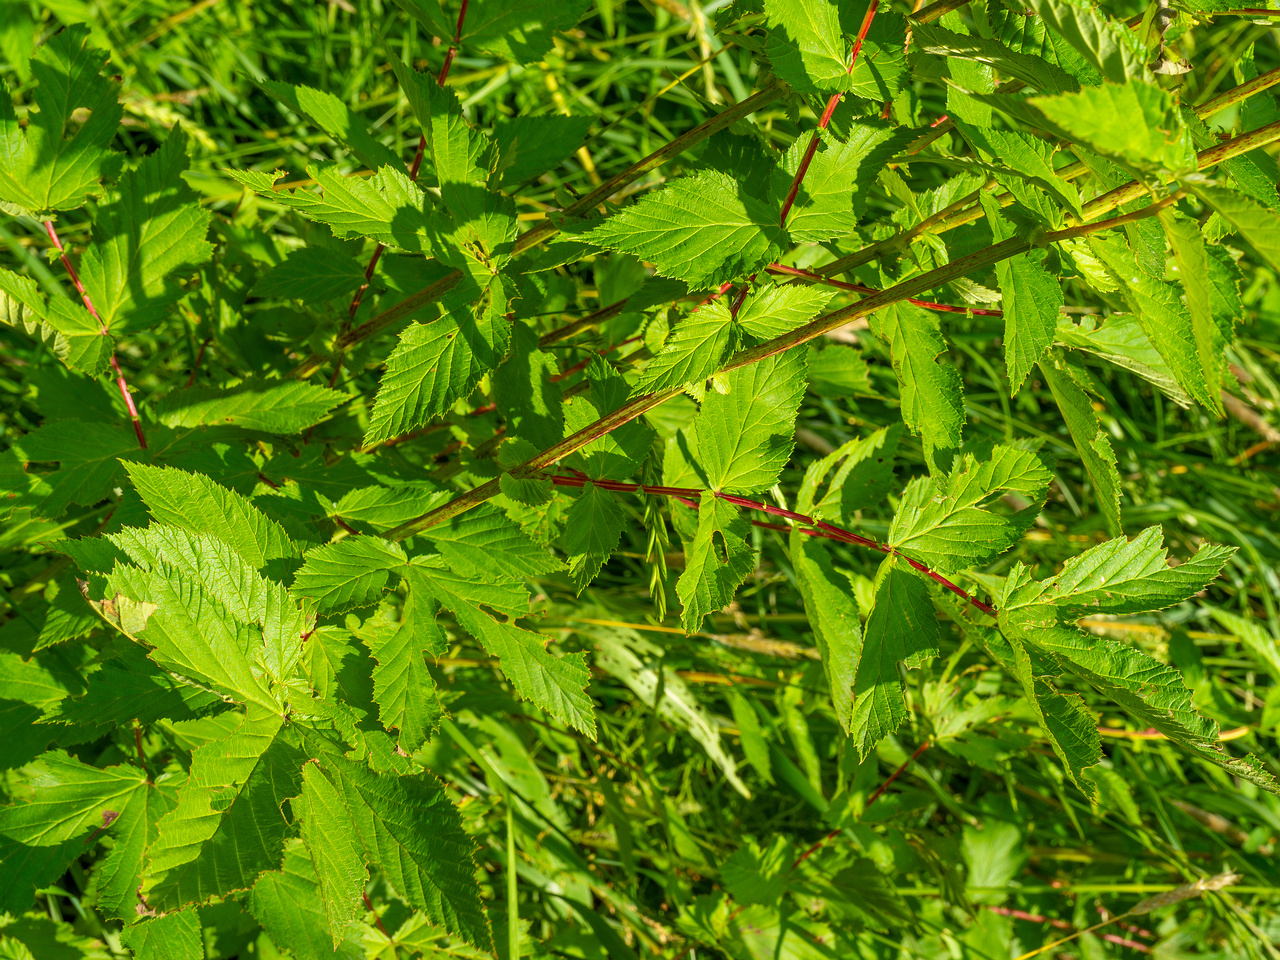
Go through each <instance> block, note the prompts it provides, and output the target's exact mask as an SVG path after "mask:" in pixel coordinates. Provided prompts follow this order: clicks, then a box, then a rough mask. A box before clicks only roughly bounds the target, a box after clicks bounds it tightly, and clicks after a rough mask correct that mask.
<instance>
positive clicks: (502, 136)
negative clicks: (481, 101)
mask: <svg viewBox="0 0 1280 960" xmlns="http://www.w3.org/2000/svg"><path fill="white" fill-rule="evenodd" d="M592 123H594V119H593V118H592V117H579V116H573V117H564V116H555V115H552V116H548V115H544V116H540V117H531V116H517V117H511V118H509V119H506V120H500V121H499V122H498V123H497V125H496V127H495V129H494V135H493V136H494V142H495V143H496V144H497V146H498V150H499V153H500V155H501V157H502V161H501V163H500V164H499V169H500V172H501V175H502V185H503V186H504V187H513V186H515V185H517V184H520V183H524V182H525V181H527V180H531V179H532V178H534V177H536V176H538V175H539V174H542V173H545V172H547V171H548V170H554V169H555V168H557V167H559V166H560V164H561V163H563V162H564V161H565V159H567V158H568V157H569V156H570V155H571V154H572V153H573V152H574V151H575V150H577V149H578V147H579V146H580V145H581V144H582V140H583V138H584V137H585V136H586V135H587V131H588V130H589V129H590V128H591V125H592Z"/></svg>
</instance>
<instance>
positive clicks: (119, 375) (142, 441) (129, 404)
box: [44, 220, 147, 450]
mask: <svg viewBox="0 0 1280 960" xmlns="http://www.w3.org/2000/svg"><path fill="white" fill-rule="evenodd" d="M44 229H45V233H47V234H49V239H50V240H51V241H52V242H53V245H54V247H55V248H56V249H57V251H58V256H59V257H60V258H61V259H62V265H63V267H65V268H66V271H67V274H68V275H69V276H70V277H71V282H72V283H73V284H75V287H76V290H77V291H78V292H79V294H80V299H81V300H83V301H84V306H85V309H86V310H88V311H89V315H90V316H91V317H93V319H95V320H97V321H98V332H99V333H101V334H102V335H103V336H104V337H106V336H109V335H110V334H109V331H108V330H107V325H106V324H105V323H104V322H103V320H102V317H100V316H99V315H98V311H97V310H96V309H95V308H94V306H93V301H92V300H90V299H89V294H88V293H87V292H86V291H85V289H84V284H83V283H81V282H80V275H79V274H78V273H76V268H75V267H74V266H73V265H72V263H71V258H70V257H68V256H67V250H66V248H65V247H64V246H63V245H62V239H61V238H60V237H59V236H58V231H57V230H55V229H54V226H53V221H52V220H46V221H45V222H44ZM111 369H112V370H114V371H115V372H116V386H117V387H118V388H119V389H120V396H122V397H124V405H125V408H126V409H127V410H128V411H129V419H130V420H131V421H133V432H134V433H135V434H136V435H137V437H138V446H139V447H141V448H142V449H143V450H145V449H147V438H146V435H145V434H143V432H142V420H141V418H140V417H139V416H138V408H137V406H135V405H134V402H133V394H132V393H130V392H129V384H128V383H127V382H126V381H125V379H124V371H123V370H121V369H120V361H119V360H117V359H116V352H115V351H114V350H112V351H111Z"/></svg>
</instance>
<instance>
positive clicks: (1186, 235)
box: [1160, 207, 1280, 396]
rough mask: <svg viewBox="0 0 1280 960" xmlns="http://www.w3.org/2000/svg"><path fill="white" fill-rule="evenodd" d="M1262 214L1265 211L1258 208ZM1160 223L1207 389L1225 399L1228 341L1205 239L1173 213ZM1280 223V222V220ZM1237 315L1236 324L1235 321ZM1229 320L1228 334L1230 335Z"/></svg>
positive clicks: (1164, 212)
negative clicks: (1217, 306)
mask: <svg viewBox="0 0 1280 960" xmlns="http://www.w3.org/2000/svg"><path fill="white" fill-rule="evenodd" d="M1257 210H1258V211H1259V212H1261V211H1262V208H1261V207H1259V208H1257ZM1160 223H1161V224H1162V225H1163V226H1164V232H1165V236H1167V237H1168V238H1169V246H1170V247H1171V248H1172V250H1173V258H1174V262H1175V263H1177V265H1178V278H1179V279H1180V280H1181V281H1182V289H1183V291H1184V293H1185V297H1184V302H1185V303H1186V307H1187V313H1188V314H1190V316H1191V333H1192V337H1193V338H1194V339H1195V349H1196V356H1197V357H1198V359H1199V361H1200V368H1201V370H1203V371H1204V379H1205V389H1206V390H1207V391H1208V393H1209V395H1210V396H1221V394H1222V382H1223V377H1224V375H1226V374H1227V370H1226V348H1227V337H1225V336H1224V335H1223V330H1222V327H1220V326H1219V325H1218V321H1217V319H1216V318H1215V317H1214V309H1213V307H1214V291H1213V279H1212V277H1213V271H1212V268H1211V265H1210V260H1209V252H1208V249H1207V248H1206V246H1205V242H1204V238H1203V237H1202V236H1201V235H1200V231H1199V230H1198V229H1197V225H1196V223H1195V221H1194V220H1191V219H1189V218H1182V217H1178V216H1176V215H1175V214H1174V212H1173V211H1172V210H1169V209H1165V210H1162V211H1160ZM1277 223H1280V220H1277ZM1234 318H1235V317H1234V315H1233V316H1232V318H1231V319H1232V320H1234ZM1230 324H1231V321H1230V320H1229V321H1228V323H1227V331H1228V333H1229V332H1230Z"/></svg>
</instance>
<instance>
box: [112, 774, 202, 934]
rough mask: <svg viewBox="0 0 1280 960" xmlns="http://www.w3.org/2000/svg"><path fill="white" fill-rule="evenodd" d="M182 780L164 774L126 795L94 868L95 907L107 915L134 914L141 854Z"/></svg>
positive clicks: (174, 799) (142, 862)
mask: <svg viewBox="0 0 1280 960" xmlns="http://www.w3.org/2000/svg"><path fill="white" fill-rule="evenodd" d="M184 782H185V777H184V776H183V775H182V774H180V773H178V772H175V771H166V772H165V773H163V774H161V775H160V776H159V777H157V778H156V779H155V781H154V782H148V783H147V784H146V785H145V786H144V787H143V788H141V789H139V790H137V791H135V792H134V793H132V794H130V795H129V797H128V798H127V800H126V801H125V802H124V804H122V805H121V807H120V809H119V810H118V811H117V816H116V818H115V820H113V821H112V823H111V828H110V830H109V831H108V833H109V834H110V836H111V838H112V841H113V843H112V847H111V852H110V853H109V854H107V856H106V857H105V858H104V859H103V860H102V861H101V863H100V864H99V866H98V871H97V877H96V885H97V891H98V898H97V901H96V902H97V907H98V909H99V910H100V911H102V912H103V913H105V914H106V915H108V916H111V917H115V918H117V919H120V920H125V921H129V920H132V919H134V918H135V917H136V916H137V915H138V886H139V885H140V884H141V883H142V880H143V877H144V876H145V873H146V869H145V855H146V851H147V849H148V848H149V847H150V846H151V845H152V844H153V843H155V841H156V837H157V836H158V825H159V822H160V818H161V817H163V816H164V815H165V814H167V813H169V811H171V810H173V809H174V807H176V806H177V804H178V790H179V788H180V787H181V786H182V784H183V783H184Z"/></svg>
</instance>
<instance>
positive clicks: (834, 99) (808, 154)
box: [734, 0, 880, 314]
mask: <svg viewBox="0 0 1280 960" xmlns="http://www.w3.org/2000/svg"><path fill="white" fill-rule="evenodd" d="M879 6H880V0H871V3H870V4H869V5H868V6H867V12H866V14H865V15H864V16H863V18H862V26H861V27H859V29H858V39H857V40H855V41H854V44H853V51H852V52H851V53H850V55H849V66H848V67H846V68H845V71H844V73H845V76H846V77H847V76H851V75H852V74H853V68H854V66H855V65H856V64H857V62H858V54H859V53H860V52H861V51H862V43H863V41H864V40H866V39H867V31H868V30H870V29H871V22H872V21H873V20H874V19H875V17H876V10H877V9H878V8H879ZM843 97H844V94H843V93H833V94H832V95H831V97H830V98H829V99H828V100H827V108H826V109H825V110H824V111H822V119H820V120H819V121H818V129H817V130H815V131H813V137H812V138H811V139H810V140H809V146H808V147H806V148H805V151H804V157H802V158H801V160H800V166H799V167H797V168H796V175H795V177H793V178H792V180H791V187H790V189H788V190H787V197H786V199H785V200H783V201H782V210H781V211H780V212H779V214H778V226H780V227H786V225H787V215H788V214H789V213H791V206H792V204H794V203H795V202H796V194H797V193H799V192H800V184H801V183H803V182H804V176H805V174H806V173H808V172H809V164H811V163H812V162H813V157H814V154H816V153H817V152H818V144H819V142H820V141H821V140H822V131H823V130H825V129H827V125H828V124H830V123H831V117H832V115H833V114H834V113H835V112H836V107H838V106H839V105H840V100H841V99H842V98H843ZM734 313H735V314H736V313H737V311H736V310H735V311H734Z"/></svg>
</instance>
